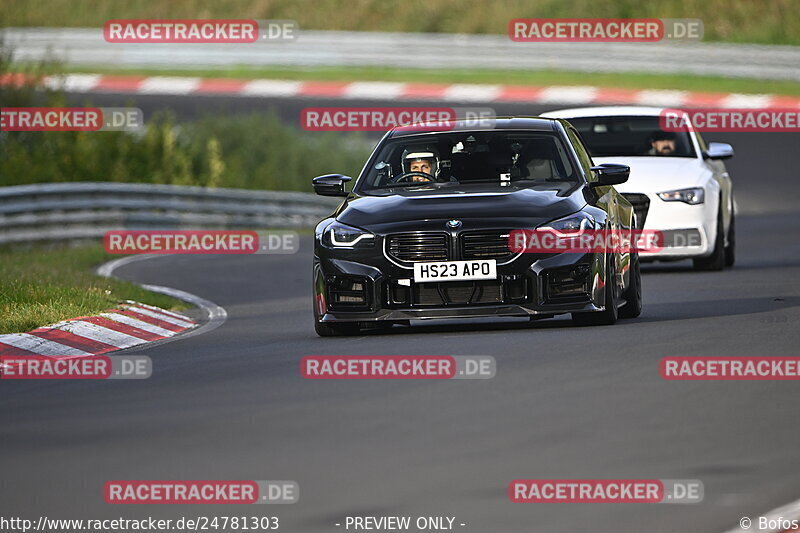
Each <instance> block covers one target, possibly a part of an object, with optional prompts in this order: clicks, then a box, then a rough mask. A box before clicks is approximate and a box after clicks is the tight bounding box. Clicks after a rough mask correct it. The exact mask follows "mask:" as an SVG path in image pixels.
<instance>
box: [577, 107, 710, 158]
mask: <svg viewBox="0 0 800 533" xmlns="http://www.w3.org/2000/svg"><path fill="white" fill-rule="evenodd" d="M568 120H569V122H570V123H571V124H572V125H573V126H575V129H577V130H578V131H579V132H580V134H581V137H582V138H583V141H584V143H586V147H587V148H588V149H589V153H590V154H591V155H592V157H605V156H616V155H620V156H663V157H695V151H694V147H693V146H692V142H691V138H690V137H689V134H688V133H686V132H671V131H663V130H662V129H661V128H660V127H659V118H658V117H634V116H630V117H625V116H613V117H581V118H571V119H568Z"/></svg>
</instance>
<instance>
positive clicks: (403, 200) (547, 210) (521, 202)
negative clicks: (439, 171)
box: [336, 188, 586, 229]
mask: <svg viewBox="0 0 800 533" xmlns="http://www.w3.org/2000/svg"><path fill="white" fill-rule="evenodd" d="M582 191H583V190H582V189H581V188H578V189H577V190H575V191H574V192H572V194H569V195H563V194H562V195H559V194H558V191H556V190H535V189H517V190H513V191H510V192H466V191H447V192H443V193H427V194H424V195H419V194H415V193H413V192H410V191H402V192H400V193H399V194H392V195H387V196H355V197H351V198H349V199H348V200H346V201H345V202H344V203H343V204H342V206H341V207H340V208H339V210H338V211H337V213H336V219H337V220H339V221H341V222H343V223H345V224H349V225H352V226H356V227H360V228H365V229H366V228H374V229H379V228H380V227H381V226H384V225H387V224H388V225H391V224H401V225H405V224H402V223H409V222H410V223H413V222H418V223H421V224H424V223H425V222H430V221H434V220H436V221H438V220H449V219H453V218H457V219H460V220H464V221H465V222H466V221H467V220H470V219H481V220H487V219H506V220H512V219H517V220H527V221H534V220H541V221H549V220H553V219H555V218H559V217H561V216H565V215H568V214H570V213H574V212H576V211H578V210H580V209H581V208H582V207H583V206H584V205H585V204H586V200H585V198H584V196H583V192H582Z"/></svg>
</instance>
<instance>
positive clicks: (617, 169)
mask: <svg viewBox="0 0 800 533" xmlns="http://www.w3.org/2000/svg"><path fill="white" fill-rule="evenodd" d="M592 170H593V171H594V172H595V173H596V174H597V181H593V182H591V183H589V185H590V186H592V187H597V186H598V185H619V184H620V183H625V182H626V181H628V176H630V175H631V167H629V166H628V165H620V164H619V163H603V164H602V165H598V166H596V167H592Z"/></svg>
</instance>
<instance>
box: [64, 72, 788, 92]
mask: <svg viewBox="0 0 800 533" xmlns="http://www.w3.org/2000/svg"><path fill="white" fill-rule="evenodd" d="M62 70H63V72H65V73H96V74H117V75H138V76H164V75H176V76H200V77H207V78H237V79H258V78H272V79H287V80H316V81H403V82H407V81H413V82H417V83H489V84H496V83H501V84H506V85H530V86H548V85H592V86H597V87H610V88H623V89H668V90H684V91H698V92H722V93H727V92H731V93H745V94H764V93H768V94H779V95H787V96H798V95H800V83H798V82H793V81H784V80H754V79H745V78H723V77H718V76H692V75H685V74H649V73H625V74H613V73H608V74H607V73H592V74H587V73H585V72H569V71H560V70H456V69H453V70H441V69H438V70H427V69H407V68H405V69H401V68H391V69H389V68H377V67H375V68H371V67H347V68H339V67H336V68H333V67H330V68H329V67H315V68H248V67H231V68H224V69H179V68H175V67H171V68H170V69H169V70H168V71H165V70H161V69H119V68H110V67H86V66H83V67H67V68H64V69H62Z"/></svg>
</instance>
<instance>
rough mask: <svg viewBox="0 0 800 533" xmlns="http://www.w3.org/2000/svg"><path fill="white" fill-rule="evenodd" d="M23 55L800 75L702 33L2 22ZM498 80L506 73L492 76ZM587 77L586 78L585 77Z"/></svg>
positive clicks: (775, 56) (189, 63) (767, 48)
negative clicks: (252, 32)
mask: <svg viewBox="0 0 800 533" xmlns="http://www.w3.org/2000/svg"><path fill="white" fill-rule="evenodd" d="M0 37H2V38H4V39H5V42H6V44H7V45H8V46H10V47H11V48H12V49H13V50H14V51H15V57H16V59H17V60H19V61H38V60H41V59H43V58H46V57H51V58H55V59H59V60H61V61H64V62H65V63H66V64H68V65H114V66H127V67H131V66H139V67H151V68H165V69H169V71H171V72H175V71H177V70H180V69H181V68H199V67H218V66H223V65H224V66H228V65H231V64H236V65H249V66H295V67H296V66H328V67H329V66H343V67H347V66H380V67H395V68H402V67H409V68H426V69H448V68H449V69H452V68H469V69H486V68H491V69H507V70H533V69H552V70H571V71H578V72H589V73H591V72H653V73H685V74H704V75H713V76H723V77H732V78H737V77H748V78H758V79H776V80H800V46H785V45H758V44H736V43H708V42H678V41H676V42H658V43H593V42H590V43H583V42H566V43H564V42H536V43H518V42H513V41H511V39H509V37H508V36H507V35H460V34H444V33H441V34H437V33H388V32H387V33H382V32H381V33H378V32H355V31H318V30H304V29H302V28H300V33H299V35H298V37H297V39H296V40H293V41H286V42H269V43H267V42H263V43H262V42H259V43H252V44H224V45H218V44H198V43H192V44H168V43H155V44H136V43H134V44H131V43H126V44H120V43H108V42H106V41H105V40H103V31H102V28H0ZM498 83H502V80H498ZM588 83H589V84H591V79H590V78H589V81H588Z"/></svg>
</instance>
